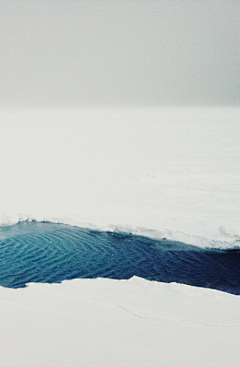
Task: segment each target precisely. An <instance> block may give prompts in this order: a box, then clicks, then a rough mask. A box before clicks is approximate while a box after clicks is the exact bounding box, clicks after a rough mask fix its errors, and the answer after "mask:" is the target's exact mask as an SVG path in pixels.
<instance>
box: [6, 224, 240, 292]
mask: <svg viewBox="0 0 240 367" xmlns="http://www.w3.org/2000/svg"><path fill="white" fill-rule="evenodd" d="M239 265H240V250H238V249H235V250H216V249H215V250H209V249H200V248H197V247H194V246H190V245H184V244H181V243H177V242H170V241H167V240H161V241H159V240H153V239H150V238H145V237H141V236H135V235H131V234H123V233H112V232H100V231H93V230H89V229H81V228H78V227H71V226H67V225H61V224H53V223H36V222H30V223H29V222H25V223H19V224H18V225H17V226H14V227H8V228H6V227H5V228H1V229H0V285H2V286H5V287H11V288H19V287H25V286H26V284H27V283H29V282H47V283H58V282H61V281H63V280H66V279H73V278H97V277H105V278H113V279H129V278H131V277H132V276H134V275H136V276H139V277H142V278H145V279H148V280H156V281H161V282H178V283H184V284H189V285H194V286H201V287H207V288H214V289H219V290H223V291H226V292H229V293H234V294H240V270H239V269H240V266H239Z"/></svg>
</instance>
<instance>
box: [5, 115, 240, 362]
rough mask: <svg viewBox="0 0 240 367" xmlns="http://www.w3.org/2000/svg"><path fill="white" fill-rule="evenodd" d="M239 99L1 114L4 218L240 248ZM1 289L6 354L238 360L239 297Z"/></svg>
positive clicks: (108, 285)
mask: <svg viewBox="0 0 240 367" xmlns="http://www.w3.org/2000/svg"><path fill="white" fill-rule="evenodd" d="M239 123H240V109H238V108H202V109H201V108H198V109H197V108H192V109H190V108H188V109H187V108H181V109H177V108H173V109H167V108H165V109H82V110H81V109H79V110H77V109H76V110H64V109H63V110H51V109H49V110H14V109H13V110H11V111H10V110H9V111H7V110H5V111H4V110H2V111H1V112H0V169H1V184H0V221H1V224H2V225H9V224H14V223H17V222H18V221H19V220H32V219H35V220H50V221H54V222H62V223H67V224H74V225H78V226H82V227H89V228H97V229H102V230H106V229H107V230H118V231H127V232H132V233H137V234H143V235H147V236H150V237H155V238H156V237H157V238H162V237H166V238H168V239H173V240H179V241H182V242H185V243H190V244H195V245H198V246H202V247H206V246H212V247H224V248H229V247H234V246H239V243H240V242H239V239H240V220H239V219H240V186H239V182H240V125H239ZM0 292H1V301H0V307H1V316H0V317H1V332H0V335H1V353H0V365H1V366H4V367H10V366H14V367H16V366H24V367H28V366H56V365H57V366H71V367H72V366H84V367H85V366H87V367H88V366H98V367H100V366H104V367H106V366H124V367H125V366H129V367H130V366H131V367H134V366H164V367H165V366H184V367H185V366H199V367H200V366H201V367H202V366H204V367H210V366H211V367H216V366H218V367H220V366H224V367H225V366H229V367H233V366H234V367H235V366H236V367H237V366H238V364H239V362H238V361H239V357H240V352H239V348H238V342H239V335H240V324H239V316H240V314H239V312H240V311H239V310H240V307H239V302H240V299H239V297H238V296H232V295H229V294H224V293H222V292H218V291H214V290H207V289H204V290H203V289H200V288H198V289H197V288H194V287H189V286H184V285H178V284H161V283H155V282H148V281H145V280H142V279H138V278H133V279H131V280H129V281H114V280H106V279H105V280H104V279H97V280H75V281H66V282H64V283H63V284H60V285H47V284H31V285H30V286H29V287H27V288H26V289H18V290H12V289H5V288H0Z"/></svg>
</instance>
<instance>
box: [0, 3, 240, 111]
mask: <svg viewBox="0 0 240 367" xmlns="http://www.w3.org/2000/svg"><path fill="white" fill-rule="evenodd" d="M0 39H1V42H0V107H22V106H23V107H82V106H84V107H85V106H87V107H89V106H90V107H91V106H117V107H119V106H120V107H123V106H134V107H136V106H147V107H151V106H154V107H161V106H179V105H180V106H213V105H214V106H216V105H217V106H218V105H219V106H229V105H230V106H239V104H240V46H239V45H240V43H239V41H240V2H239V1H237V0H236V1H235V0H226V1H223V0H190V1H184V0H178V1H177V0H176V1H174V0H168V1H165V0H162V1H161V0H157V1H153V0H148V1H145V0H144V1H142V0H128V1H127V0H95V1H93V0H72V1H70V0H29V1H26V0H21V1H17V0H1V1H0Z"/></svg>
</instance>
